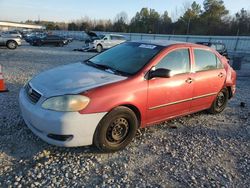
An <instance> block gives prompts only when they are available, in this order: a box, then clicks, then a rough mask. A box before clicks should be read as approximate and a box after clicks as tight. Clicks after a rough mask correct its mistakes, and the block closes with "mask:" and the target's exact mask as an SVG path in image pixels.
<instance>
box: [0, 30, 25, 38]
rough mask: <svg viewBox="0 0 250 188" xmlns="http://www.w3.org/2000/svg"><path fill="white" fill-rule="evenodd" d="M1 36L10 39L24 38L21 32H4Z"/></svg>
mask: <svg viewBox="0 0 250 188" xmlns="http://www.w3.org/2000/svg"><path fill="white" fill-rule="evenodd" d="M1 35H6V36H8V37H14V38H20V39H21V38H22V34H21V32H20V31H16V30H14V31H5V32H2V33H1Z"/></svg>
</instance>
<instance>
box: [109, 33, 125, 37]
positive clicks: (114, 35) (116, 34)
mask: <svg viewBox="0 0 250 188" xmlns="http://www.w3.org/2000/svg"><path fill="white" fill-rule="evenodd" d="M107 35H110V36H118V37H124V36H123V35H118V34H107Z"/></svg>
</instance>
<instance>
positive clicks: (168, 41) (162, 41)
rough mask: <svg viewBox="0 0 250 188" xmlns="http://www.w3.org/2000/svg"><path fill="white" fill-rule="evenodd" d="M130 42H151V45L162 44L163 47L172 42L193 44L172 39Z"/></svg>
mask: <svg viewBox="0 0 250 188" xmlns="http://www.w3.org/2000/svg"><path fill="white" fill-rule="evenodd" d="M131 42H136V43H144V44H152V45H157V46H164V47H166V46H170V45H174V44H190V45H193V44H192V43H187V42H181V41H174V40H133V41H131Z"/></svg>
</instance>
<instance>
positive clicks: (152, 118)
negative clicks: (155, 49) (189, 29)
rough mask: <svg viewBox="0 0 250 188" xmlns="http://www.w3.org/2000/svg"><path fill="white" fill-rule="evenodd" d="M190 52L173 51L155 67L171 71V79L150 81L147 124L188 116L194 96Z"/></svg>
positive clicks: (182, 49)
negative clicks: (178, 116) (182, 115)
mask: <svg viewBox="0 0 250 188" xmlns="http://www.w3.org/2000/svg"><path fill="white" fill-rule="evenodd" d="M190 64H191V61H190V52H189V49H188V48H187V47H184V48H183V47H182V48H177V49H173V50H171V51H170V52H168V53H166V55H165V56H164V57H163V58H162V59H161V60H160V61H159V63H158V64H156V65H155V69H158V68H164V69H169V70H171V71H172V73H174V75H173V76H171V77H170V78H153V79H150V80H148V105H147V106H148V108H147V122H148V123H155V122H159V121H162V120H164V119H168V118H170V117H173V116H176V115H181V114H186V113H188V112H189V110H190V106H191V99H192V96H193V83H192V73H190V67H191V66H190Z"/></svg>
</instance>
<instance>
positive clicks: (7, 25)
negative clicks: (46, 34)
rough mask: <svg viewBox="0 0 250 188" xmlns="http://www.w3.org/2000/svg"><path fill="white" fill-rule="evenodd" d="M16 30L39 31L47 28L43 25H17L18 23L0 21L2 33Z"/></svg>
mask: <svg viewBox="0 0 250 188" xmlns="http://www.w3.org/2000/svg"><path fill="white" fill-rule="evenodd" d="M14 29H19V30H20V29H38V30H44V29H46V27H44V26H42V25H33V24H24V23H17V22H7V21H0V31H8V30H14Z"/></svg>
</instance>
